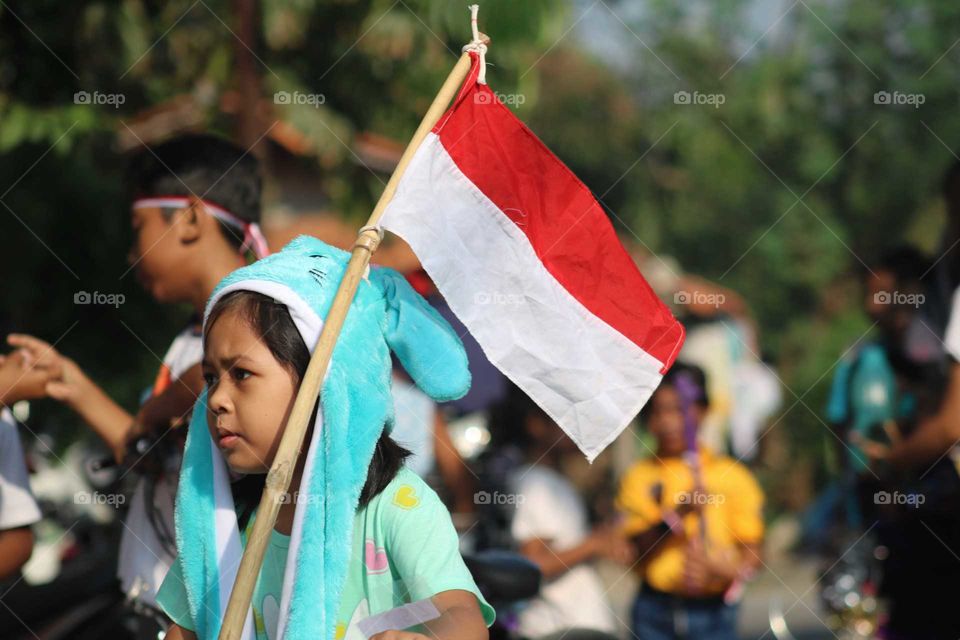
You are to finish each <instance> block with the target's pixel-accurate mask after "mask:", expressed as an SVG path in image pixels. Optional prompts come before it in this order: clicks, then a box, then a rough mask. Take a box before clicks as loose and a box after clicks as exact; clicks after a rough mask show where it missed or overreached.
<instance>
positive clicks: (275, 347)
mask: <svg viewBox="0 0 960 640" xmlns="http://www.w3.org/2000/svg"><path fill="white" fill-rule="evenodd" d="M228 310H232V311H235V312H237V313H239V314H240V318H241V319H243V320H244V321H246V322H247V323H248V325H249V326H250V327H251V328H252V329H253V331H254V332H255V333H256V334H257V336H258V337H259V338H260V339H261V340H263V343H264V344H265V345H267V348H268V349H270V353H271V354H272V355H273V357H274V358H276V360H277V362H279V363H280V365H281V366H282V367H284V368H285V369H287V370H288V371H289V372H290V373H291V374H293V375H294V377H295V378H296V381H297V385H299V384H300V380H302V379H303V375H304V373H306V371H307V365H308V364H309V363H310V351H309V350H308V349H307V345H306V344H304V342H303V338H302V337H301V336H300V332H299V331H298V330H297V327H296V325H295V324H294V323H293V318H291V317H290V312H289V311H288V310H287V306H286V305H284V304H282V303H280V302H277V301H276V300H274V299H273V298H270V297H268V296H265V295H263V294H261V293H256V292H254V291H234V292H232V293H228V294H227V295H225V296H223V297H222V298H220V299H219V300H218V301H217V303H216V304H215V305H214V306H213V309H211V310H210V315H209V316H208V318H207V323H206V327H207V331H209V329H210V327H212V326H213V325H214V323H215V322H216V321H217V319H218V318H219V317H220V316H222V315H223V314H224V313H225V312H226V311H228ZM203 341H204V344H206V341H207V334H206V333H204V336H203ZM319 407H320V402H319V399H318V401H317V404H316V406H314V408H313V414H314V415H313V418H311V424H312V423H313V419H315V418H316V413H317V411H318V410H319ZM410 455H411V453H410V451H408V450H406V449H404V448H403V447H401V446H400V445H398V444H397V443H396V442H395V441H394V440H393V439H392V438H391V437H390V436H389V435H387V434H386V433H384V434H383V435H381V436H380V439H379V440H378V441H377V445H376V448H375V449H374V451H373V458H372V459H371V460H370V467H369V469H368V471H367V480H366V482H365V483H364V485H363V489H362V490H361V491H360V505H359V508H361V509H362V508H363V507H365V506H367V504H369V502H370V500H372V499H373V498H374V497H375V496H377V495H378V494H379V493H380V492H381V491H383V490H384V489H385V488H386V486H387V485H388V484H390V482H391V481H392V480H393V478H394V477H395V476H396V475H397V473H398V472H399V471H400V469H401V467H403V463H404V461H405V460H406V459H407V458H408V457H409V456H410ZM265 479H266V476H264V475H262V474H257V475H250V476H246V477H244V478H243V479H241V480H238V481H237V482H235V483H234V484H233V493H234V500H235V501H236V502H237V508H238V509H240V510H242V512H243V515H242V516H241V518H240V520H241V522H240V528H241V530H242V529H243V528H244V526H245V525H246V522H247V520H248V519H249V517H250V513H251V512H252V511H253V509H254V508H255V507H256V505H258V504H259V503H260V496H261V494H262V493H263V483H264V480H265Z"/></svg>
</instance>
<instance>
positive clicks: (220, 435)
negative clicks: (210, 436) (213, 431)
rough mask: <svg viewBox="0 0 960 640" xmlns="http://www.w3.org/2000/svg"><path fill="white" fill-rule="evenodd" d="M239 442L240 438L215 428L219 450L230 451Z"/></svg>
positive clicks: (230, 432) (225, 430)
mask: <svg viewBox="0 0 960 640" xmlns="http://www.w3.org/2000/svg"><path fill="white" fill-rule="evenodd" d="M238 442H240V436H238V435H237V434H235V433H233V432H232V431H228V430H227V429H223V428H217V446H219V447H220V448H221V449H230V448H231V447H233V446H235V445H236V444H237V443H238Z"/></svg>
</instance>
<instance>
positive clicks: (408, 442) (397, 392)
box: [390, 367, 476, 514]
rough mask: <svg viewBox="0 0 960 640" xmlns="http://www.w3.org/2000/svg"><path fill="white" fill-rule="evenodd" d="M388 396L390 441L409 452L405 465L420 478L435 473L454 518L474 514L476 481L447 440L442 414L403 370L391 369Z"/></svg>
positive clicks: (445, 423)
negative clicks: (391, 410)
mask: <svg viewBox="0 0 960 640" xmlns="http://www.w3.org/2000/svg"><path fill="white" fill-rule="evenodd" d="M390 393H391V394H392V396H393V403H394V407H395V411H396V415H395V418H394V428H393V438H394V440H396V441H397V442H398V443H400V444H401V445H403V447H404V448H406V449H407V450H409V451H410V452H411V455H410V458H408V459H407V462H406V465H407V468H409V469H410V470H411V471H413V472H414V473H416V474H417V475H418V476H420V477H421V478H427V477H428V476H429V475H430V474H431V473H432V472H433V471H434V470H436V471H437V473H438V475H439V476H440V480H441V482H442V483H443V488H444V489H446V490H447V491H448V492H449V494H450V497H451V502H452V509H453V511H454V513H456V514H468V513H472V512H473V510H474V506H475V505H474V501H473V496H474V493H475V491H476V483H475V482H474V480H475V478H474V476H473V474H472V472H471V471H470V469H469V468H468V467H467V465H466V463H465V462H464V461H463V458H462V457H461V456H460V453H459V452H458V451H457V449H456V447H455V446H454V444H453V440H451V438H450V431H449V429H448V427H447V420H446V417H445V415H444V412H443V410H442V409H441V407H440V406H438V405H437V403H436V402H434V401H433V399H432V398H431V397H430V396H428V395H427V394H425V393H424V392H423V391H421V390H420V389H419V388H417V386H416V385H415V384H414V383H413V381H412V380H410V377H409V376H408V375H407V374H406V373H405V372H404V371H402V370H400V369H398V368H397V367H394V369H393V372H392V380H391V386H390Z"/></svg>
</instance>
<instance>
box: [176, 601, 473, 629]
mask: <svg viewBox="0 0 960 640" xmlns="http://www.w3.org/2000/svg"><path fill="white" fill-rule="evenodd" d="M430 600H432V601H433V604H434V605H435V606H436V607H437V611H439V612H440V617H439V618H436V619H434V620H432V621H430V622H427V623H426V624H424V626H425V627H426V628H427V630H428V631H427V635H423V634H422V633H413V632H410V631H395V630H393V631H384V632H382V633H378V634H377V635H375V636H373V637H371V638H370V640H428V639H429V640H489V638H490V634H489V632H488V631H487V625H486V624H484V622H483V614H481V613H480V605H479V604H477V597H476V596H475V595H473V594H472V593H470V592H469V591H463V590H460V589H452V590H450V591H441V592H440V593H438V594H437V595H435V596H433V597H432V598H430ZM168 637H169V636H168Z"/></svg>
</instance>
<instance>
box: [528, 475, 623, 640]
mask: <svg viewBox="0 0 960 640" xmlns="http://www.w3.org/2000/svg"><path fill="white" fill-rule="evenodd" d="M511 485H512V489H513V491H514V492H515V493H514V496H515V499H516V504H515V509H516V510H515V512H514V514H513V521H512V523H511V535H512V537H513V539H514V540H516V541H518V542H524V541H527V540H531V539H534V538H541V539H544V540H549V541H550V544H551V546H552V547H553V548H554V549H555V550H557V551H566V550H567V549H571V548H573V547H575V546H577V545H578V544H580V543H581V542H583V540H584V539H585V538H586V537H587V535H588V534H589V528H588V523H587V510H586V507H585V506H584V504H583V499H582V498H581V497H580V496H579V495H578V494H577V491H576V489H575V488H574V487H573V485H572V484H571V483H570V481H569V480H567V479H566V478H565V477H563V476H562V475H560V474H559V473H557V472H556V471H554V470H553V469H550V468H548V467H546V466H543V465H533V466H524V467H521V468H520V469H518V470H517V471H516V473H515V474H514V475H513V477H512V481H511ZM519 622H520V631H521V633H522V634H523V635H524V636H525V637H526V636H529V637H540V636H543V635H549V634H551V633H556V632H559V631H563V630H564V629H569V628H573V627H576V628H582V629H593V630H596V631H606V632H609V633H613V632H615V631H616V620H615V619H614V615H613V612H612V611H611V609H610V606H609V603H608V602H607V598H606V596H605V595H604V589H603V584H602V583H601V581H600V576H599V575H598V574H597V572H596V570H594V568H593V567H591V566H590V565H588V564H580V565H577V566H575V567H573V568H572V569H570V570H569V571H567V572H566V573H564V574H562V575H560V576H558V577H556V578H554V579H553V580H544V582H543V586H542V588H541V589H540V595H539V596H538V597H537V598H535V599H534V600H531V601H530V602H529V603H527V604H526V605H525V606H524V608H523V610H522V611H521V612H520V620H519Z"/></svg>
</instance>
